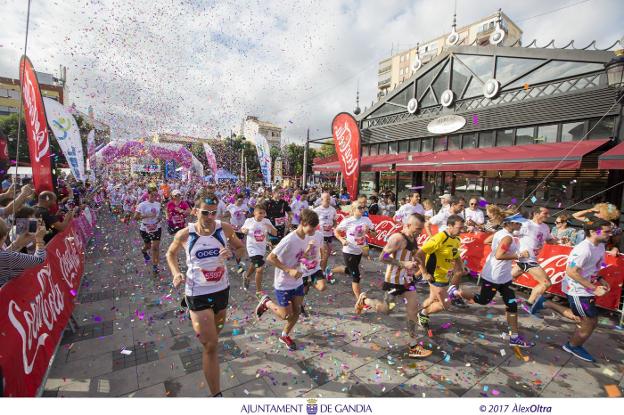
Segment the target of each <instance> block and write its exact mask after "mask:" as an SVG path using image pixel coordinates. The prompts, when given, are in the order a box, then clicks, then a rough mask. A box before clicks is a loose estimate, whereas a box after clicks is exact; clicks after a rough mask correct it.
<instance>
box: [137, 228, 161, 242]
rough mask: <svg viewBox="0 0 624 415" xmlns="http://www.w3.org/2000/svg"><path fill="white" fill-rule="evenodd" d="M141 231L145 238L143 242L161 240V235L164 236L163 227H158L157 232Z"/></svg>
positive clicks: (142, 236)
mask: <svg viewBox="0 0 624 415" xmlns="http://www.w3.org/2000/svg"><path fill="white" fill-rule="evenodd" d="M139 232H140V233H141V238H143V242H145V243H146V244H148V243H150V242H152V241H160V237H161V236H162V228H158V230H157V231H156V232H145V231H139Z"/></svg>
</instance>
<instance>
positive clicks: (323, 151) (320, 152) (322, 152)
mask: <svg viewBox="0 0 624 415" xmlns="http://www.w3.org/2000/svg"><path fill="white" fill-rule="evenodd" d="M315 151H316V157H320V158H325V157H331V156H335V155H336V146H335V145H334V143H333V141H330V142H329V143H327V144H325V143H323V144H321V147H320V148H318V149H316V150H315Z"/></svg>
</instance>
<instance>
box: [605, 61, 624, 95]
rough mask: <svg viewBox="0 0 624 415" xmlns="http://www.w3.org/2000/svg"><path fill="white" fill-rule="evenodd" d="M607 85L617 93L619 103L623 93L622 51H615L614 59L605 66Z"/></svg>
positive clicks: (623, 70) (623, 69)
mask: <svg viewBox="0 0 624 415" xmlns="http://www.w3.org/2000/svg"><path fill="white" fill-rule="evenodd" d="M605 72H606V73H607V84H608V85H609V86H610V87H611V88H615V89H616V90H617V92H618V96H617V100H618V101H619V100H620V98H621V96H622V93H623V92H624V49H620V50H617V51H615V57H614V58H613V59H611V60H610V61H609V63H607V64H605Z"/></svg>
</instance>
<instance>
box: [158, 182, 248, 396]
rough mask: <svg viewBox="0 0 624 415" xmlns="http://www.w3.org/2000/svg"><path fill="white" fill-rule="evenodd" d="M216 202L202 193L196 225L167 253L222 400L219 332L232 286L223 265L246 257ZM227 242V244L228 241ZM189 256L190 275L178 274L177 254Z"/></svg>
mask: <svg viewBox="0 0 624 415" xmlns="http://www.w3.org/2000/svg"><path fill="white" fill-rule="evenodd" d="M217 205H218V199H217V197H216V196H215V195H214V194H213V193H204V192H200V194H199V195H198V197H197V198H196V200H195V204H194V208H193V215H194V216H195V217H196V218H197V222H195V223H189V224H188V226H187V227H186V228H184V229H182V230H181V231H180V232H178V233H176V235H175V237H174V239H173V242H172V243H171V245H170V246H169V250H168V251H167V263H168V264H169V269H170V270H171V273H172V274H173V286H174V287H176V288H177V287H178V286H180V284H182V283H183V282H185V288H184V300H183V305H184V306H185V307H186V306H187V307H188V308H189V310H190V315H191V321H192V323H193V330H194V331H195V334H196V335H197V338H198V339H199V341H200V342H201V344H202V346H203V355H202V367H203V370H204V376H205V377H206V382H207V384H208V388H209V389H210V393H211V394H212V395H213V396H215V397H220V396H222V394H221V384H220V375H221V374H220V371H219V355H218V342H219V333H220V332H221V329H222V328H223V325H224V324H225V318H226V310H227V306H228V302H229V294H230V282H229V279H228V272H227V265H226V264H225V261H226V260H227V259H228V258H230V257H231V256H232V252H231V251H230V249H228V247H227V246H228V245H227V242H229V245H230V246H231V247H232V248H233V249H234V250H235V252H236V255H238V256H240V255H241V254H242V253H243V244H242V242H241V241H240V240H239V239H238V238H237V237H236V235H235V234H234V231H233V230H232V227H231V226H230V225H229V224H227V223H221V221H219V220H215V219H214V218H215V216H216V213H217ZM226 241H227V242H226ZM182 249H183V250H184V252H185V254H186V265H187V271H186V275H185V274H183V273H182V272H181V271H180V266H179V264H178V254H179V253H180V251H181V250H182Z"/></svg>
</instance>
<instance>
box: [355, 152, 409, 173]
mask: <svg viewBox="0 0 624 415" xmlns="http://www.w3.org/2000/svg"><path fill="white" fill-rule="evenodd" d="M401 160H405V154H384V155H378V156H365V157H362V163H361V165H360V166H361V170H362V171H387V170H392V165H393V164H394V163H396V162H397V161H401Z"/></svg>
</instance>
